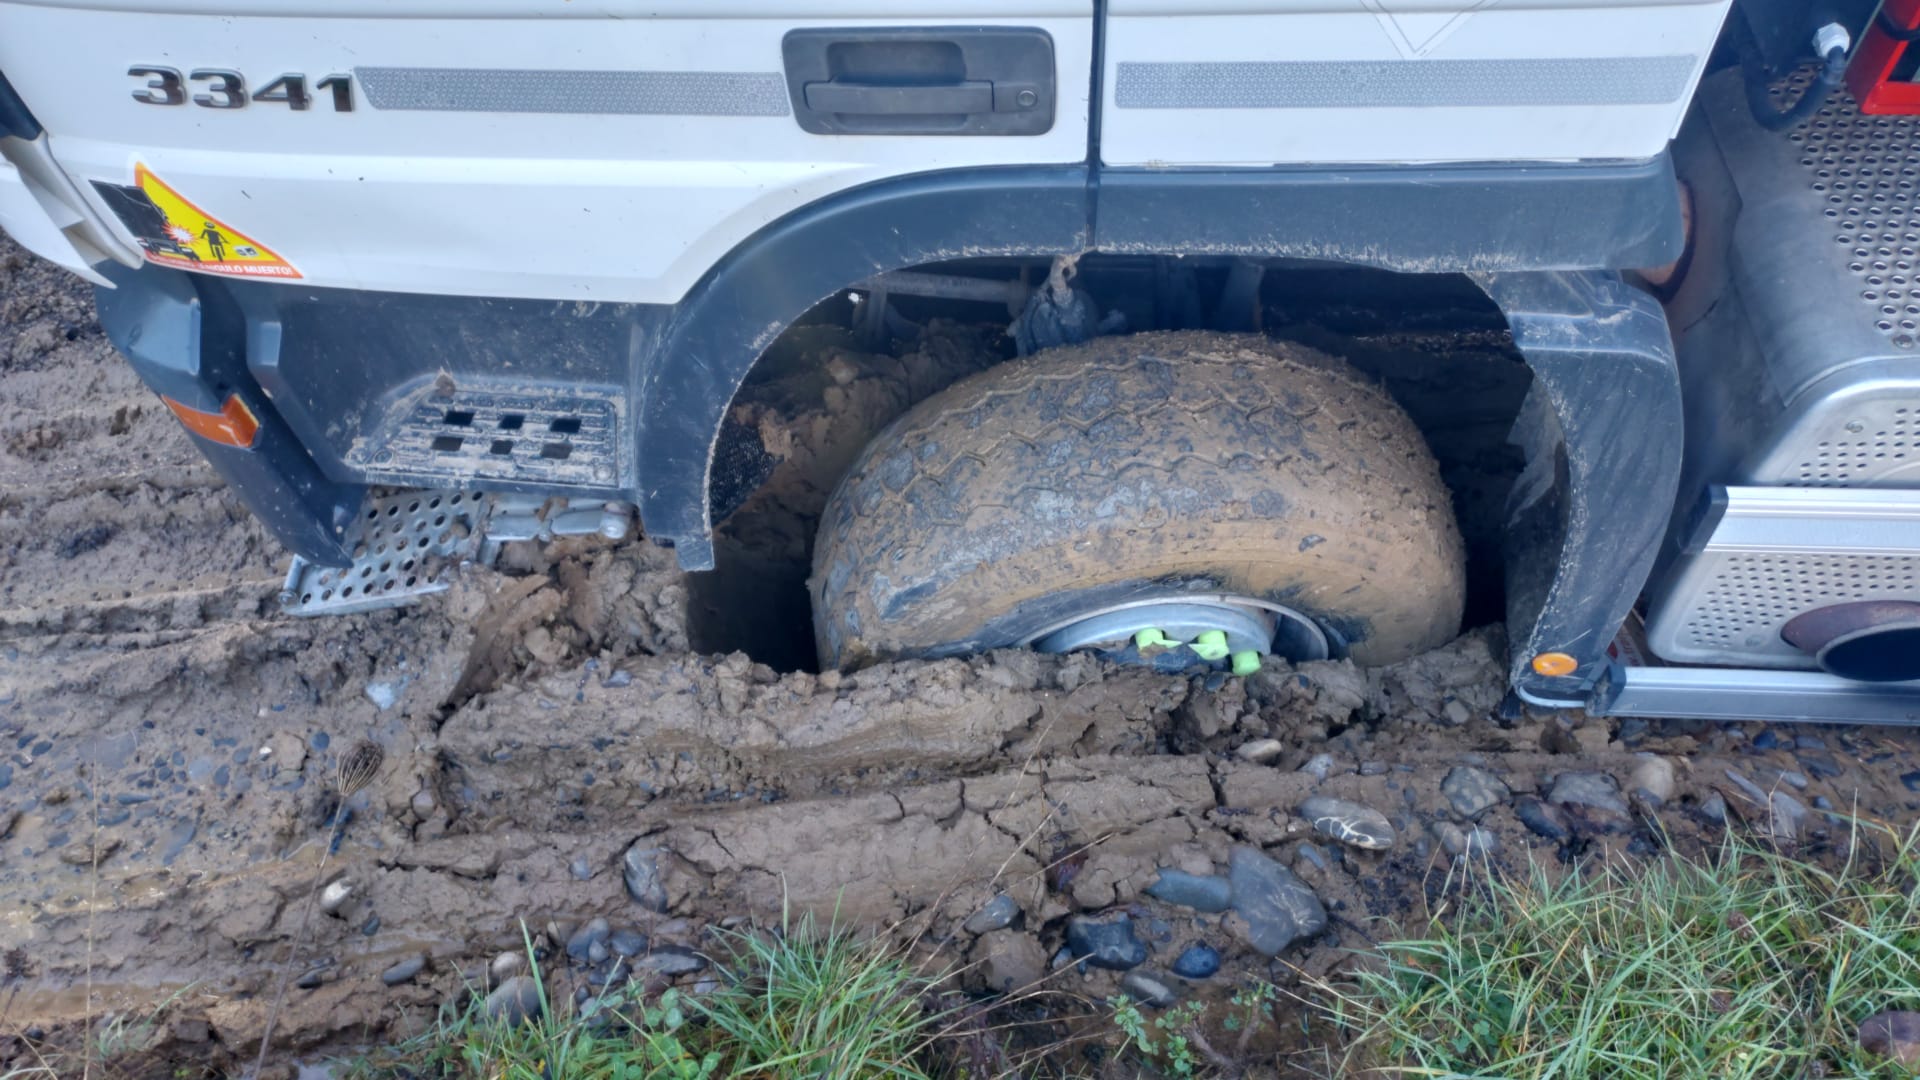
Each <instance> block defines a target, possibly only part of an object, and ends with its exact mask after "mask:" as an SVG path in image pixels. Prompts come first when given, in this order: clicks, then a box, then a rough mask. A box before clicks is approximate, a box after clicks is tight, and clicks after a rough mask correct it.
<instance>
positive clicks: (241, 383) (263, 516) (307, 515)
mask: <svg viewBox="0 0 1920 1080" xmlns="http://www.w3.org/2000/svg"><path fill="white" fill-rule="evenodd" d="M102 272H103V273H105V274H106V275H107V277H108V278H110V279H112V280H113V281H114V282H115V284H116V285H122V286H131V285H132V284H133V280H134V271H130V270H126V269H123V268H121V267H118V266H112V265H109V266H105V267H103V268H102ZM209 299H213V300H214V301H215V302H209ZM95 301H96V303H97V305H98V307H99V311H100V325H101V326H102V327H103V328H104V329H105V330H106V332H107V337H108V339H109V340H110V341H112V342H113V346H114V348H116V349H118V350H120V352H121V354H122V355H124V356H125V357H126V358H127V360H128V362H129V363H131V364H132V365H133V369H134V371H135V372H137V373H138V374H139V376H140V380H141V381H142V382H144V383H146V384H147V388H148V389H150V390H152V391H153V392H154V393H156V394H159V395H161V396H162V397H164V398H168V399H171V401H172V402H175V403H178V406H180V407H184V408H185V409H187V410H191V411H193V412H198V413H204V414H219V413H221V412H222V411H223V410H224V409H227V408H229V407H230V406H229V405H228V403H229V402H230V401H233V400H235V399H237V400H238V401H239V402H240V403H241V404H242V405H243V406H244V409H245V411H246V413H247V414H249V416H250V418H251V419H252V420H254V421H256V422H257V423H258V430H257V431H255V432H254V433H253V434H252V436H251V439H250V440H249V443H248V445H245V446H236V445H229V444H227V443H223V442H220V441H216V440H214V439H210V438H206V437H203V436H201V435H199V434H195V436H194V442H195V443H196V444H197V445H198V446H199V448H200V450H201V452H202V453H204V454H205V455H206V457H207V460H208V461H209V462H211V463H212V464H213V467H214V469H215V470H216V471H217V472H219V473H220V475H221V477H222V478H223V479H225V480H226V482H227V483H228V485H229V486H231V487H232V488H233V490H234V493H235V494H237V495H238V496H240V499H241V501H242V502H245V503H246V504H247V509H249V510H251V511H253V514H254V516H255V517H258V518H259V519H260V522H261V524H263V525H265V526H266V528H267V531H269V532H271V533H272V534H273V536H274V538H275V539H276V540H279V541H280V543H282V544H284V545H285V546H286V547H287V549H288V550H289V551H291V552H293V553H294V554H296V555H299V556H300V557H302V558H304V559H306V560H308V561H309V562H312V563H317V564H319V565H321V566H347V565H349V564H351V563H352V561H353V559H352V556H351V553H350V552H349V551H348V550H347V548H346V545H345V543H344V542H343V539H344V537H345V534H346V527H347V525H348V524H349V523H350V522H352V521H353V519H354V515H355V514H356V513H357V512H358V511H359V508H360V503H361V500H362V498H363V497H364V496H365V494H366V489H365V488H363V487H360V486H358V485H352V484H341V483H336V482H335V481H333V480H330V479H328V478H327V477H326V476H325V475H323V474H322V473H321V472H320V469H319V467H318V466H316V465H315V464H314V461H313V458H312V456H311V455H309V454H308V453H307V450H306V448H305V447H304V446H302V445H301V444H300V441H299V439H298V438H296V437H295V435H294V434H293V432H292V430H291V429H289V428H288V427H287V425H286V423H285V422H284V421H283V420H281V418H280V415H279V413H278V412H276V411H275V410H274V407H273V404H272V402H270V401H269V400H268V399H267V397H266V395H265V394H264V393H263V392H262V391H261V389H260V385H259V383H257V382H256V381H255V380H254V378H253V376H252V375H251V374H249V373H248V371H247V358H246V351H245V346H244V344H243V343H244V342H245V341H246V340H247V334H246V332H245V329H244V326H243V321H242V319H241V316H240V313H239V311H238V310H237V309H234V308H233V307H232V305H231V302H230V301H228V300H227V299H226V296H225V294H224V293H207V294H206V295H205V296H203V294H202V292H201V291H200V290H198V289H196V288H195V285H194V280H193V278H191V277H190V276H188V275H186V274H159V273H152V272H148V273H145V274H142V275H140V281H139V285H138V287H122V288H114V289H99V290H96V292H95ZM229 324H230V325H229Z"/></svg>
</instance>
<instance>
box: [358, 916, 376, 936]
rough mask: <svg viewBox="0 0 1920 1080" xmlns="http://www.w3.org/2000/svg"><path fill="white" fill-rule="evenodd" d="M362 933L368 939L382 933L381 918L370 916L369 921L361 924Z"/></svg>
mask: <svg viewBox="0 0 1920 1080" xmlns="http://www.w3.org/2000/svg"><path fill="white" fill-rule="evenodd" d="M360 932H361V933H362V934H365V935H366V936H368V937H372V936H373V935H375V934H377V933H379V932H380V916H378V915H369V916H367V921H366V922H363V923H361V924H360Z"/></svg>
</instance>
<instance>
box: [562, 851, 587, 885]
mask: <svg viewBox="0 0 1920 1080" xmlns="http://www.w3.org/2000/svg"><path fill="white" fill-rule="evenodd" d="M567 869H568V870H569V871H571V872H572V874H573V876H574V877H575V878H578V879H579V880H581V881H586V880H587V879H588V878H591V877H593V864H592V863H590V862H588V861H587V857H586V856H585V855H575V856H574V857H573V862H572V863H571V864H570V865H569V866H568V867H567Z"/></svg>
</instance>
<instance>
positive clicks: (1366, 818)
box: [1300, 795, 1393, 851]
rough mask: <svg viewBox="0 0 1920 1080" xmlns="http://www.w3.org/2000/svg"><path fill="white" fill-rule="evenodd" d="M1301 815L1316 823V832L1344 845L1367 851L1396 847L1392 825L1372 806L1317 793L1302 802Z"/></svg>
mask: <svg viewBox="0 0 1920 1080" xmlns="http://www.w3.org/2000/svg"><path fill="white" fill-rule="evenodd" d="M1300 816H1301V817H1304V818H1306V819H1307V820H1308V821H1309V822H1312V823H1313V828H1314V831H1316V832H1319V833H1322V834H1324V835H1326V836H1331V837H1333V838H1334V839H1335V840H1338V841H1340V842H1341V843H1343V844H1351V845H1353V846H1354V847H1357V848H1365V849H1366V850H1368V851H1385V850H1386V849H1387V848H1390V847H1392V846H1393V825H1392V824H1391V823H1389V822H1388V821H1387V816H1386V815H1385V814H1382V813H1381V812H1380V811H1378V810H1375V809H1374V808H1373V807H1371V806H1366V805H1363V804H1361V803H1357V802H1348V801H1347V800H1345V799H1335V798H1331V797H1329V796H1325V795H1315V796H1314V797H1312V798H1310V799H1308V800H1306V801H1305V802H1303V803H1301V804H1300Z"/></svg>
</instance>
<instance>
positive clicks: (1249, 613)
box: [1027, 595, 1331, 675]
mask: <svg viewBox="0 0 1920 1080" xmlns="http://www.w3.org/2000/svg"><path fill="white" fill-rule="evenodd" d="M1027 644H1029V645H1031V646H1032V647H1033V648H1034V649H1037V650H1039V651H1040V652H1049V653H1064V652H1073V651H1075V650H1078V649H1105V650H1114V651H1124V650H1126V649H1127V648H1128V646H1129V645H1131V646H1132V647H1133V648H1134V650H1135V652H1136V655H1139V654H1147V653H1151V652H1153V651H1154V650H1156V649H1174V648H1180V647H1185V648H1187V649H1189V650H1191V651H1192V652H1193V653H1194V654H1195V655H1196V656H1198V657H1199V658H1200V659H1202V660H1205V661H1209V662H1217V661H1220V660H1227V661H1229V663H1230V666H1231V668H1232V670H1233V671H1234V673H1235V674H1239V675H1248V674H1251V673H1253V672H1255V671H1258V670H1259V669H1260V658H1261V657H1263V656H1269V655H1277V656H1283V657H1285V658H1286V659H1288V660H1292V661H1304V660H1324V659H1327V657H1328V656H1330V655H1331V649H1330V647H1329V643H1328V641H1327V635H1326V633H1325V632H1324V631H1322V630H1321V629H1320V627H1319V626H1317V625H1315V623H1314V622H1313V620H1311V619H1309V618H1307V617H1306V616H1304V615H1302V614H1300V613H1299V612H1297V611H1294V610H1293V609H1291V608H1287V607H1282V606H1281V605H1279V604H1271V603H1267V602H1265V601H1260V600H1252V599H1249V598H1246V597H1238V596H1227V595H1210V596H1184V597H1180V598H1178V599H1172V598H1168V599H1158V600H1136V601H1132V602H1130V603H1126V604H1116V605H1112V606H1109V607H1105V608H1101V609H1099V610H1096V611H1091V612H1087V613H1084V614H1081V615H1078V616H1075V617H1074V618H1072V619H1070V620H1068V621H1066V622H1064V623H1062V624H1060V625H1057V626H1054V627H1051V628H1049V629H1047V630H1044V631H1042V632H1041V633H1039V634H1036V635H1034V636H1033V638H1032V639H1030V640H1029V641H1028V642H1027Z"/></svg>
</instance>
